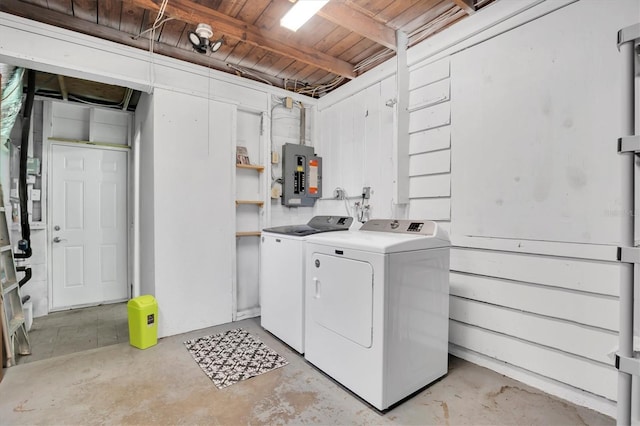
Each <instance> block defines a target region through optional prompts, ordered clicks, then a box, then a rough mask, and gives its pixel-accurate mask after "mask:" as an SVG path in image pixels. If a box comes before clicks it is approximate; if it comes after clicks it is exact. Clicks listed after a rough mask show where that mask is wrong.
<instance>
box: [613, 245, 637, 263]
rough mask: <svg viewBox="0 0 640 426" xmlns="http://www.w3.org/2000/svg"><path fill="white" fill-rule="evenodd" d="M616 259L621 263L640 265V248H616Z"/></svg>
mask: <svg viewBox="0 0 640 426" xmlns="http://www.w3.org/2000/svg"><path fill="white" fill-rule="evenodd" d="M617 259H618V261H619V262H622V263H640V247H618V254H617Z"/></svg>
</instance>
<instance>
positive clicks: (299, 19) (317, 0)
mask: <svg viewBox="0 0 640 426" xmlns="http://www.w3.org/2000/svg"><path fill="white" fill-rule="evenodd" d="M327 3H329V0H298V1H297V2H296V4H294V5H293V7H292V8H291V9H289V11H288V12H287V13H286V14H285V15H284V16H283V17H282V19H280V25H281V26H283V27H285V28H288V29H290V30H291V31H297V30H298V28H300V27H301V26H302V25H304V23H305V22H307V21H308V20H309V19H311V17H312V16H313V15H315V14H316V13H317V12H318V11H319V10H320V9H322V7H323V6H324V5H325V4H327Z"/></svg>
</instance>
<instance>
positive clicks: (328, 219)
mask: <svg viewBox="0 0 640 426" xmlns="http://www.w3.org/2000/svg"><path fill="white" fill-rule="evenodd" d="M351 223H353V218H352V217H349V216H314V217H312V218H311V220H310V221H309V222H308V223H307V224H305V225H284V226H275V227H273V228H265V229H263V231H264V232H273V233H274V234H284V235H293V236H296V237H306V236H307V235H312V234H319V233H321V232H332V231H346V230H347V229H349V226H351Z"/></svg>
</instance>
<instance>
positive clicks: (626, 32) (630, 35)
mask: <svg viewBox="0 0 640 426" xmlns="http://www.w3.org/2000/svg"><path fill="white" fill-rule="evenodd" d="M639 38H640V23H638V24H634V25H630V26H628V27H626V28H623V29H621V30H620V31H618V50H620V46H622V45H623V44H625V43H627V42H630V41H634V40H637V39H639Z"/></svg>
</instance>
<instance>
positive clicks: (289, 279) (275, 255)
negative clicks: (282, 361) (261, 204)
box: [260, 216, 353, 353]
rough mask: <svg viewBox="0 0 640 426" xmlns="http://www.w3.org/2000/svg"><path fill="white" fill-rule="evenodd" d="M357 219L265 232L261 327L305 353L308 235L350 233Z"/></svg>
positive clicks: (321, 219)
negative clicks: (306, 242)
mask: <svg viewBox="0 0 640 426" xmlns="http://www.w3.org/2000/svg"><path fill="white" fill-rule="evenodd" d="M352 222H353V218H351V217H348V216H315V217H313V218H312V219H311V220H310V221H309V222H308V223H307V224H305V225H286V226H277V227H274V228H266V229H263V231H262V238H261V242H262V244H261V245H260V311H261V318H260V324H261V325H262V327H263V328H264V329H265V330H268V331H269V332H271V333H272V334H273V335H275V336H276V337H278V338H279V339H280V340H282V341H283V342H285V343H286V344H288V345H289V346H291V347H292V348H293V349H295V350H296V351H298V352H299V353H304V265H305V262H304V256H305V251H304V241H305V239H306V237H307V236H309V235H313V234H318V233H323V232H333V231H346V230H348V229H349V226H351V223H352Z"/></svg>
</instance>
